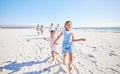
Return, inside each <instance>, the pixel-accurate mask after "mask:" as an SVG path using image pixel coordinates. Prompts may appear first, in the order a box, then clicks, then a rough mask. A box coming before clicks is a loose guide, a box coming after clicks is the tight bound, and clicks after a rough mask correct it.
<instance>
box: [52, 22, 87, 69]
mask: <svg viewBox="0 0 120 74" xmlns="http://www.w3.org/2000/svg"><path fill="white" fill-rule="evenodd" d="M71 25H72V22H71V21H66V22H65V25H64V28H65V29H64V30H63V31H62V32H61V33H60V34H59V35H58V37H57V38H56V40H55V42H54V45H55V44H56V42H57V41H58V39H59V38H60V37H61V36H62V35H63V43H62V53H63V64H64V65H65V64H66V63H65V58H66V55H67V53H68V55H69V62H68V67H69V70H71V69H72V66H71V65H72V62H73V54H72V52H73V49H74V48H73V42H75V41H85V40H86V39H85V38H81V39H74V33H73V32H72V31H71Z"/></svg>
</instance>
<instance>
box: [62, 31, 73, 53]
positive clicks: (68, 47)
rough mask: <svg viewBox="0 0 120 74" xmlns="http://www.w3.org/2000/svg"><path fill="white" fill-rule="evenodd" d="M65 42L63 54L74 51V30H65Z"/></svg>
mask: <svg viewBox="0 0 120 74" xmlns="http://www.w3.org/2000/svg"><path fill="white" fill-rule="evenodd" d="M63 36H64V38H63V43H62V54H63V53H72V50H73V43H72V32H71V31H69V32H67V31H66V30H64V31H63Z"/></svg>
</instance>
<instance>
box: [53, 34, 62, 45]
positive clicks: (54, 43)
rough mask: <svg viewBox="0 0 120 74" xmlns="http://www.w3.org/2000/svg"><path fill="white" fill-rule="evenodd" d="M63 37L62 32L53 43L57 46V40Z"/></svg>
mask: <svg viewBox="0 0 120 74" xmlns="http://www.w3.org/2000/svg"><path fill="white" fill-rule="evenodd" d="M62 35H63V32H61V33H60V34H59V35H58V37H57V38H56V40H55V42H54V43H53V44H54V45H55V44H56V42H57V40H58V39H59V38H60V37H61V36H62Z"/></svg>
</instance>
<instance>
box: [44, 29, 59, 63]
mask: <svg viewBox="0 0 120 74" xmlns="http://www.w3.org/2000/svg"><path fill="white" fill-rule="evenodd" d="M44 39H45V40H47V41H49V42H50V48H51V52H52V62H53V61H54V60H55V54H58V52H57V44H58V43H56V44H55V45H53V42H54V41H55V39H56V38H55V31H54V30H51V31H50V37H48V38H44Z"/></svg>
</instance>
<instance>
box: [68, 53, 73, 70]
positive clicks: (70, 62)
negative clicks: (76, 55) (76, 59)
mask: <svg viewBox="0 0 120 74" xmlns="http://www.w3.org/2000/svg"><path fill="white" fill-rule="evenodd" d="M72 62H73V55H72V53H69V63H68V67H69V70H71V69H72V67H71V65H72Z"/></svg>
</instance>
